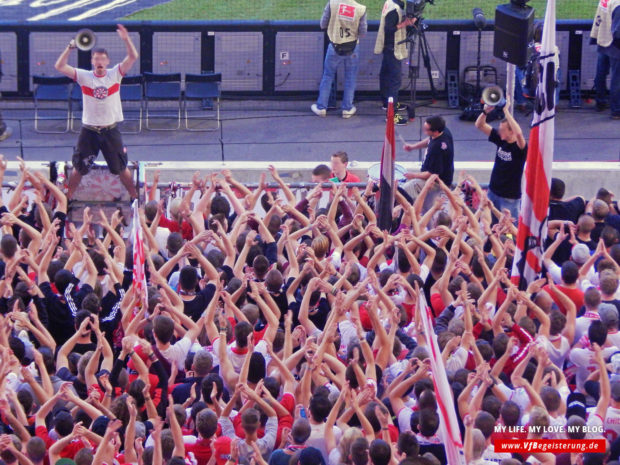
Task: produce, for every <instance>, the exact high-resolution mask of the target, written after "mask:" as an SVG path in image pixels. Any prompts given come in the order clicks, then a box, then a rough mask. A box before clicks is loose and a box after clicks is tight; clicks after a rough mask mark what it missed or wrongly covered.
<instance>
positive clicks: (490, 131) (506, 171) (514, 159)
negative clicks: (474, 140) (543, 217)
mask: <svg viewBox="0 0 620 465" xmlns="http://www.w3.org/2000/svg"><path fill="white" fill-rule="evenodd" d="M493 109H494V107H491V106H488V105H485V106H484V108H483V111H482V113H480V116H478V119H477V120H476V127H477V128H478V129H479V130H480V131H482V132H483V133H484V134H485V135H486V136H488V138H489V142H492V143H493V144H495V145H496V147H497V149H496V150H495V163H494V164H493V171H491V181H490V182H489V191H488V198H489V200H490V201H491V202H493V205H495V207H496V208H497V209H498V210H500V211H501V210H502V209H504V208H506V209H508V210H509V211H510V214H511V216H512V217H513V219H514V220H515V221H516V220H517V219H518V218H519V202H520V200H521V177H522V176H523V167H524V166H525V159H526V158H527V142H525V137H523V132H522V131H521V127H520V126H519V124H518V123H517V122H516V121H515V119H514V117H513V116H512V113H511V111H510V104H509V103H506V106H505V107H504V115H505V119H503V120H502V121H501V122H500V123H499V128H498V129H495V128H493V127H491V125H490V124H489V123H487V114H488V113H489V112H491V111H492V110H493Z"/></svg>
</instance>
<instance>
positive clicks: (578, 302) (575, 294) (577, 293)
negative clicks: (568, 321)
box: [543, 285, 583, 315]
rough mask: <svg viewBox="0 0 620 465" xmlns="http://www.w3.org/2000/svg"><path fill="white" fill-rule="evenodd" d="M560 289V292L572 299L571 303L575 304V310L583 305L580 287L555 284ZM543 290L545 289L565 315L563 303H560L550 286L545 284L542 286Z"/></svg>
mask: <svg viewBox="0 0 620 465" xmlns="http://www.w3.org/2000/svg"><path fill="white" fill-rule="evenodd" d="M556 287H557V288H558V289H559V290H560V291H562V293H564V294H566V296H567V297H568V298H569V299H570V300H572V301H573V303H574V304H575V307H576V308H577V310H579V309H580V308H581V307H583V291H582V290H581V289H578V288H574V289H572V288H569V287H566V286H556ZM543 291H546V292H547V293H548V294H549V295H550V296H551V298H552V299H553V301H554V302H555V303H556V305H557V306H558V308H559V309H560V311H561V312H562V313H563V314H564V315H566V308H564V305H562V304H561V303H560V301H559V299H558V298H557V295H556V293H555V292H553V291H552V290H551V289H550V288H549V285H546V286H545V287H543Z"/></svg>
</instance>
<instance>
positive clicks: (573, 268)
mask: <svg viewBox="0 0 620 465" xmlns="http://www.w3.org/2000/svg"><path fill="white" fill-rule="evenodd" d="M561 275H562V281H564V283H566V284H575V283H576V282H577V278H578V277H579V267H578V266H577V264H576V263H575V262H572V261H566V262H564V263H562V272H561Z"/></svg>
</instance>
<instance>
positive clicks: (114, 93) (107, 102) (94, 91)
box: [73, 65, 123, 126]
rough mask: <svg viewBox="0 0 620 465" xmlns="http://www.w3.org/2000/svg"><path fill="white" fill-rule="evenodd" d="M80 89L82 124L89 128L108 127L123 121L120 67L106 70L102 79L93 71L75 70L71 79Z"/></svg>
mask: <svg viewBox="0 0 620 465" xmlns="http://www.w3.org/2000/svg"><path fill="white" fill-rule="evenodd" d="M73 79H74V80H75V82H77V83H78V84H79V85H80V87H81V88H82V106H83V109H84V110H83V111H82V123H83V124H88V125H90V126H110V125H112V124H114V123H119V122H121V121H123V107H122V106H121V80H122V79H123V74H122V73H121V68H120V65H116V66H114V67H113V68H112V69H107V70H106V73H105V75H103V76H102V77H98V76H95V73H94V72H93V71H87V70H85V69H79V68H76V70H75V76H74V78H73Z"/></svg>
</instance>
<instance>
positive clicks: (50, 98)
mask: <svg viewBox="0 0 620 465" xmlns="http://www.w3.org/2000/svg"><path fill="white" fill-rule="evenodd" d="M32 83H33V84H34V92H33V98H34V130H35V131H36V132H39V133H42V134H62V133H65V132H68V131H69V128H70V126H71V102H70V96H71V84H72V83H73V81H72V80H71V79H69V78H68V77H65V76H62V77H50V76H32ZM41 102H55V103H63V104H64V106H63V107H62V108H58V107H53V108H41V106H40V104H41ZM42 110H46V111H48V110H54V111H57V110H62V111H63V112H66V117H65V127H64V129H63V130H60V131H58V130H50V129H41V128H40V127H39V122H40V121H45V120H58V119H59V118H55V117H52V116H41V115H40V111H42Z"/></svg>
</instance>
